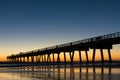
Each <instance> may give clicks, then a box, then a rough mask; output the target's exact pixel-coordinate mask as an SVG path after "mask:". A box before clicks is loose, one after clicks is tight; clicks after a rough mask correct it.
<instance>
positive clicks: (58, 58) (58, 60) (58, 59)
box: [57, 52, 60, 63]
mask: <svg viewBox="0 0 120 80" xmlns="http://www.w3.org/2000/svg"><path fill="white" fill-rule="evenodd" d="M59 62H60V52H58V57H57V63H59Z"/></svg>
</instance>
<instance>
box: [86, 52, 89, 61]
mask: <svg viewBox="0 0 120 80" xmlns="http://www.w3.org/2000/svg"><path fill="white" fill-rule="evenodd" d="M85 53H86V60H87V62H89V59H88V53H87V50H86V51H85Z"/></svg>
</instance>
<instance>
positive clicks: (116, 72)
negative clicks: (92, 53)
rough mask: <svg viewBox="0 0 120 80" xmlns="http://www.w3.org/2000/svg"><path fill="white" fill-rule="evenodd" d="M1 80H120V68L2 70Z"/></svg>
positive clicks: (26, 68)
mask: <svg viewBox="0 0 120 80" xmlns="http://www.w3.org/2000/svg"><path fill="white" fill-rule="evenodd" d="M0 80H120V68H104V67H103V68H91V67H82V68H80V67H64V66H63V67H53V66H49V67H45V66H34V67H32V66H31V67H14V68H0Z"/></svg>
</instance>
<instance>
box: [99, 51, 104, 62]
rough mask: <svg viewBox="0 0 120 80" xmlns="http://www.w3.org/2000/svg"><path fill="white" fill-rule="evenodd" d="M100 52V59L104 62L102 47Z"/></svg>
mask: <svg viewBox="0 0 120 80" xmlns="http://www.w3.org/2000/svg"><path fill="white" fill-rule="evenodd" d="M100 52H101V59H102V62H104V55H103V49H100Z"/></svg>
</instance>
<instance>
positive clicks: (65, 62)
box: [64, 52, 66, 63]
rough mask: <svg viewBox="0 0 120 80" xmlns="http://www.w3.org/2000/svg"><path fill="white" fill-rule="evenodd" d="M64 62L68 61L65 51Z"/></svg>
mask: <svg viewBox="0 0 120 80" xmlns="http://www.w3.org/2000/svg"><path fill="white" fill-rule="evenodd" d="M64 62H65V63H66V54H65V52H64Z"/></svg>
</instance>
